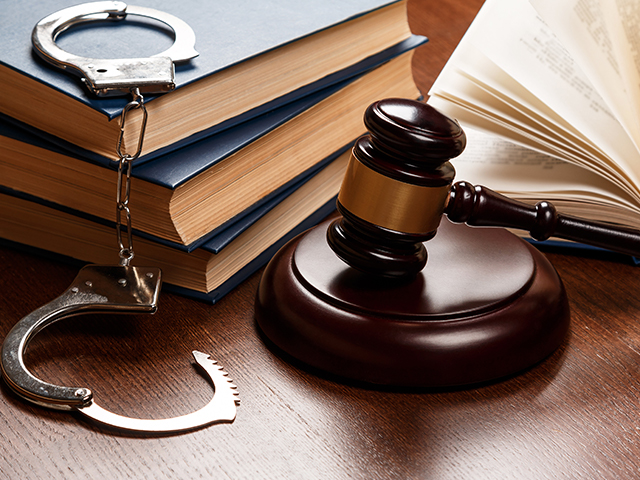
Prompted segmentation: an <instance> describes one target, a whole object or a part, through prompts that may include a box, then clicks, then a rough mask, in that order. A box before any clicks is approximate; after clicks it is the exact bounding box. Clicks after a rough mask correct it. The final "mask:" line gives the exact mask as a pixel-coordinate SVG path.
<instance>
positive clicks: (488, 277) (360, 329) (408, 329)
mask: <svg viewBox="0 0 640 480" xmlns="http://www.w3.org/2000/svg"><path fill="white" fill-rule="evenodd" d="M328 223H329V222H326V223H325V224H321V225H320V226H318V227H316V228H314V229H312V230H310V231H308V232H307V233H305V234H303V235H301V236H299V237H297V238H295V239H294V240H292V241H291V242H289V244H287V245H286V246H285V247H284V248H282V249H281V250H280V252H278V254H277V255H276V256H275V257H274V258H273V259H272V261H271V263H270V264H269V265H268V267H267V268H266V270H265V272H264V275H263V277H262V280H261V282H260V287H259V290H258V295H257V301H256V319H257V322H258V325H259V326H260V328H261V329H262V331H263V332H264V334H265V335H266V336H267V337H268V338H269V339H270V340H271V341H273V342H274V343H275V344H276V345H277V346H278V347H280V348H281V349H282V350H284V351H285V352H287V353H288V354H290V355H292V356H293V357H295V358H297V359H299V360H301V361H302V362H304V363H307V364H309V365H311V366H313V367H316V368H319V369H321V370H324V371H326V372H329V373H332V374H335V375H339V376H342V377H347V378H351V379H356V380H359V381H365V382H369V383H376V384H385V385H395V386H411V387H444V386H454V385H467V384H473V383H478V382H485V381H488V380H493V379H497V378H500V377H504V376H507V375H511V374H514V373H517V372H519V371H521V370H524V369H526V368H528V367H530V366H532V365H534V364H536V363H538V362H540V361H541V360H543V359H544V358H545V357H547V356H548V355H550V354H551V353H552V352H553V351H555V350H556V349H557V348H558V347H559V346H560V344H561V343H562V341H563V339H564V337H565V335H566V333H567V331H568V328H569V306H568V302H567V298H566V294H565V291H564V287H563V285H562V282H561V281H560V278H559V277H558V275H557V273H556V271H555V270H554V268H553V267H552V266H551V264H550V263H549V262H548V261H547V259H546V258H545V257H544V256H543V255H542V254H541V253H540V252H538V251H537V250H536V249H535V248H533V247H531V246H530V245H529V244H528V243H526V242H524V241H522V240H521V239H519V238H517V237H516V236H515V235H513V234H511V233H509V232H507V231H506V230H503V229H498V228H471V227H468V226H466V225H457V224H452V223H450V222H449V221H448V220H446V219H443V221H442V224H441V226H440V228H439V230H438V233H437V235H436V236H435V238H433V239H432V240H430V241H429V242H427V243H426V244H425V245H426V247H427V249H428V252H429V258H428V262H427V266H426V268H425V269H424V270H422V272H420V273H419V274H418V275H417V276H416V277H415V278H413V279H411V280H408V281H407V280H405V281H404V282H398V281H397V280H388V279H384V278H378V277H375V276H372V275H367V274H364V273H360V272H359V271H357V270H355V269H353V268H351V267H349V266H348V265H346V264H345V263H344V262H342V261H341V260H340V259H339V258H338V257H337V256H336V255H335V254H334V253H333V251H332V250H331V249H330V248H329V246H328V244H327V241H326V231H327V226H328Z"/></svg>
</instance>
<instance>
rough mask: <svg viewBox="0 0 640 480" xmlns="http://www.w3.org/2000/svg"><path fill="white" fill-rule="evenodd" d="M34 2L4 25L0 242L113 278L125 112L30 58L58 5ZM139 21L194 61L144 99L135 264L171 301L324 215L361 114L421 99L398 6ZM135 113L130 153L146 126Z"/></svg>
mask: <svg viewBox="0 0 640 480" xmlns="http://www.w3.org/2000/svg"><path fill="white" fill-rule="evenodd" d="M29 3H30V2H26V3H25V2H21V3H16V4H11V5H7V6H6V9H5V10H8V11H5V14H3V16H2V18H0V44H1V45H3V46H4V48H3V50H2V52H1V53H0V82H1V83H2V88H1V89H0V212H1V213H0V225H1V227H0V237H1V238H2V239H4V241H5V242H7V243H9V244H11V245H15V246H21V247H25V246H26V247H28V248H31V249H37V250H38V251H43V252H48V253H49V254H55V255H56V256H61V258H62V257H63V258H71V259H76V260H78V261H81V262H91V263H102V264H115V263H117V262H118V260H119V259H118V248H117V245H116V233H115V216H116V208H115V194H116V181H117V173H116V171H117V162H116V159H117V155H116V142H117V139H118V135H119V132H120V124H119V121H120V112H121V111H122V109H123V108H124V106H125V105H126V103H127V102H128V101H129V100H130V99H127V98H107V99H105V98H97V97H93V96H91V94H89V93H88V92H87V91H86V90H85V89H84V87H83V86H82V84H81V82H80V80H79V79H78V78H77V77H74V76H72V75H67V74H66V73H64V72H62V71H60V70H57V69H54V68H53V67H50V66H49V65H47V64H45V63H44V62H43V61H41V60H40V59H38V58H37V57H36V55H34V54H33V52H32V50H31V29H32V28H33V26H34V25H35V24H36V23H37V22H38V21H39V20H40V19H41V18H42V17H44V16H46V15H48V14H50V13H52V12H55V11H57V10H59V9H61V8H65V7H66V6H68V4H66V3H65V2H64V1H60V0H48V1H44V2H42V1H38V2H36V1H33V2H31V3H33V5H29ZM137 3H138V4H140V5H141V6H146V3H149V2H145V1H140V2H137ZM149 6H151V7H152V8H154V9H157V10H162V11H165V12H167V13H170V14H173V15H175V16H177V17H179V18H180V19H182V20H184V21H185V22H187V23H188V24H189V25H190V26H191V27H192V28H193V30H194V31H195V34H196V49H197V50H198V52H199V54H200V55H199V56H198V57H197V58H195V59H193V60H191V61H190V62H189V63H188V64H186V65H179V66H177V67H176V83H177V88H176V90H174V91H172V92H170V93H167V94H164V95H160V96H157V97H155V98H147V99H145V104H146V108H147V111H148V123H147V127H146V133H145V138H144V144H143V145H144V146H143V151H142V155H141V156H140V157H139V158H138V159H137V160H135V161H134V163H133V173H132V176H133V178H132V183H131V200H130V204H129V206H130V209H131V215H132V219H133V228H134V233H135V235H134V250H135V258H134V259H133V261H132V264H133V265H149V266H157V267H160V268H162V270H163V277H164V281H165V285H168V286H169V287H170V288H173V289H174V290H177V291H179V292H182V293H184V294H187V295H191V296H194V297H197V298H202V299H205V300H207V301H211V302H215V301H216V300H218V299H219V298H220V297H221V296H222V295H224V294H225V293H227V292H228V291H229V290H230V289H232V288H233V287H234V286H236V285H237V284H238V283H239V282H241V281H242V280H243V279H245V278H246V277H247V276H249V275H250V274H251V273H253V272H254V271H256V270H257V269H258V268H260V267H261V266H262V265H264V264H265V263H266V262H267V261H268V260H269V258H270V257H271V256H272V255H273V254H274V253H275V251H277V249H278V248H279V247H280V246H281V245H283V244H284V243H285V242H286V241H287V240H288V239H290V238H291V237H293V236H294V235H296V234H297V233H299V232H301V231H303V230H305V229H306V228H309V227H311V226H313V225H314V224H315V223H317V222H318V221H320V220H321V219H322V218H324V217H325V216H326V215H327V214H329V213H330V212H331V211H332V210H333V208H334V203H335V196H336V194H337V192H338V189H339V187H340V183H341V181H342V176H343V173H344V169H345V166H346V161H347V158H348V156H349V147H350V145H351V143H352V142H353V141H354V140H355V139H356V138H357V137H358V136H359V135H361V134H363V133H364V126H363V123H362V115H363V112H364V111H365V109H366V107H367V106H368V105H369V104H370V103H372V102H373V101H375V100H378V99H380V98H385V97H407V98H417V97H418V96H419V95H420V93H419V91H418V90H417V88H416V86H415V84H414V82H413V78H412V74H411V56H412V51H413V49H414V48H416V47H417V46H418V45H420V44H422V43H423V42H424V41H425V39H424V38H423V37H418V36H414V35H412V34H411V31H410V29H409V26H408V21H407V12H406V0H402V1H394V2H389V1H381V0H350V1H346V2H338V3H335V4H333V3H332V4H330V5H329V4H327V3H326V1H324V0H310V1H308V2H304V4H303V5H300V3H299V2H298V1H297V0H279V1H278V2H249V1H236V2H223V3H218V4H215V5H208V6H207V8H206V9H203V8H202V5H201V4H199V3H198V2H195V1H192V0H186V1H184V2H180V3H179V4H176V3H175V2H170V1H154V2H153V5H151V4H150V5H149ZM16 19H20V21H19V22H18V21H17V20H16ZM56 41H57V43H58V45H59V46H60V47H61V48H63V49H64V50H66V51H70V52H73V53H75V54H78V55H81V56H84V57H90V58H125V57H144V56H145V55H152V54H155V53H158V52H160V51H162V50H164V49H165V48H164V47H168V46H169V45H171V43H172V41H173V39H172V38H170V37H169V36H168V35H167V34H166V31H165V30H163V29H160V28H158V27H157V26H156V25H155V24H154V23H153V22H144V23H142V22H133V21H128V20H127V21H125V22H109V23H108V25H106V24H102V23H95V22H94V23H88V24H85V25H83V26H82V27H75V28H72V29H70V30H68V31H67V32H65V33H64V34H63V35H60V36H59V37H58V38H57V40H56ZM131 113H132V115H133V116H131V119H129V118H128V119H127V129H126V130H125V138H124V151H128V150H127V147H128V146H129V148H135V147H130V146H131V145H134V146H135V145H136V142H137V138H136V135H137V133H138V132H139V127H140V122H141V121H142V120H141V115H139V111H137V110H132V111H131Z"/></svg>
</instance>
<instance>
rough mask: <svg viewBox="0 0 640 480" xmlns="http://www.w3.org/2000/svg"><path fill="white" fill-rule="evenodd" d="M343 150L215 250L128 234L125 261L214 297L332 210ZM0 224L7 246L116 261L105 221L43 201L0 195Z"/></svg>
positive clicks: (214, 243)
mask: <svg viewBox="0 0 640 480" xmlns="http://www.w3.org/2000/svg"><path fill="white" fill-rule="evenodd" d="M349 155H350V153H349V151H346V152H344V153H342V154H340V155H338V156H337V158H335V159H334V160H332V161H331V162H330V163H328V165H326V166H325V167H324V168H322V169H321V170H320V171H319V172H317V173H316V174H314V175H313V176H312V177H311V178H310V179H308V181H306V182H304V183H303V184H302V185H301V186H300V187H299V188H297V189H295V191H293V192H292V193H291V194H290V195H288V196H287V197H286V198H284V199H283V200H282V201H280V202H279V203H278V204H277V205H275V206H274V207H273V208H271V209H270V210H269V211H268V212H266V213H265V214H264V215H262V216H261V217H260V218H259V219H257V220H256V221H254V222H253V223H252V224H251V225H249V226H248V227H244V228H243V229H242V231H241V233H239V235H236V236H235V237H234V238H233V239H232V240H231V241H229V242H227V243H226V244H225V245H223V246H222V248H220V245H219V239H218V238H212V239H211V240H210V242H209V243H205V244H203V245H202V246H200V247H199V248H197V249H195V250H193V251H191V252H188V251H185V250H183V249H178V248H173V247H172V246H169V245H165V244H163V243H159V242H155V241H153V240H150V239H148V238H143V237H137V236H134V243H133V245H134V252H135V257H134V259H133V261H132V264H133V265H139V266H143V265H153V266H155V267H160V268H161V269H162V272H163V278H164V281H165V283H166V284H167V286H168V287H169V288H171V289H174V290H176V291H178V292H179V293H182V294H185V295H188V296H192V297H195V298H201V299H203V300H206V301H210V302H215V301H216V300H218V299H219V298H220V297H221V296H222V295H224V294H225V293H227V292H229V291H230V290H231V289H232V288H234V287H235V286H236V285H237V284H238V283H240V282H241V281H243V280H244V279H245V278H246V277H247V276H249V275H251V274H252V273H253V272H255V271H256V270H257V269H258V268H260V267H262V266H263V265H264V264H265V263H266V262H267V261H268V260H269V259H270V258H271V256H272V255H273V254H275V252H276V251H277V250H278V249H279V248H280V247H281V246H282V245H283V244H284V243H286V241H288V240H289V239H291V238H293V236H295V235H297V234H298V233H301V232H302V231H304V230H306V229H307V228H310V227H311V226H313V225H315V224H316V223H318V222H319V221H320V220H322V219H323V218H324V217H326V215H328V214H329V213H330V212H331V211H332V210H333V209H334V208H335V197H336V195H337V192H338V190H339V188H340V184H341V182H342V178H343V176H344V172H345V169H346V165H347V161H348V157H349ZM0 224H1V225H2V228H0V237H1V238H2V239H4V240H5V241H8V242H10V243H11V245H14V246H18V247H27V248H29V249H37V250H38V251H41V252H48V253H50V254H55V255H61V256H63V257H64V258H68V259H75V260H77V261H80V262H88V263H101V264H113V263H117V261H118V248H117V247H116V238H115V237H116V235H115V229H114V228H113V227H111V226H109V225H105V224H104V223H100V222H94V221H91V220H89V219H87V218H84V217H82V216H78V215H74V214H72V213H69V212H66V211H63V210H60V209H58V208H52V207H51V206H48V205H46V204H43V203H38V202H33V201H29V200H27V199H25V198H21V197H19V196H14V195H8V194H7V193H0Z"/></svg>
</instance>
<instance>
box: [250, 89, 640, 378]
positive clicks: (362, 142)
mask: <svg viewBox="0 0 640 480" xmlns="http://www.w3.org/2000/svg"><path fill="white" fill-rule="evenodd" d="M364 122H365V125H366V127H367V129H368V131H369V134H367V135H365V136H363V137H361V138H360V139H359V140H357V141H356V143H355V146H354V148H353V153H352V155H351V159H350V163H349V165H348V167H347V171H346V174H345V177H344V180H343V184H342V188H341V190H340V193H339V195H338V201H337V207H338V210H339V212H340V213H341V214H342V217H341V218H339V219H336V220H333V221H328V222H324V223H322V224H320V225H319V226H317V227H315V228H313V229H311V230H309V231H307V232H305V233H304V234H302V235H300V236H298V237H296V238H294V239H292V240H291V241H290V242H289V243H288V244H287V245H285V246H284V247H283V248H282V249H281V250H280V251H279V252H278V253H277V254H276V255H275V256H274V257H273V259H272V260H271V262H270V263H269V265H268V266H267V268H266V269H265V271H264V274H263V276H262V279H261V281H260V286H259V288H258V294H257V296H256V305H255V315H256V320H257V322H258V325H259V326H260V328H261V330H262V332H263V333H264V338H265V339H269V340H270V341H271V344H272V345H274V346H276V347H278V348H280V349H281V351H284V352H285V353H287V354H288V357H287V358H290V359H293V358H295V359H297V360H299V361H302V362H303V363H304V364H307V365H310V366H312V367H314V368H315V369H318V371H320V372H325V373H330V374H334V375H337V376H338V377H340V378H346V379H350V380H353V379H355V380H359V381H364V382H367V383H370V384H385V385H397V386H409V387H448V386H452V385H457V386H460V385H469V384H476V383H478V382H486V381H495V380H496V379H500V378H504V377H506V376H509V375H513V374H515V373H518V372H520V371H523V370H525V369H527V368H529V367H531V366H532V365H535V364H536V363H538V362H540V361H542V360H543V359H545V358H547V357H548V356H550V355H551V354H552V353H553V352H554V351H556V350H557V349H558V347H560V345H562V342H563V341H564V339H565V338H566V336H567V333H568V332H569V326H570V309H569V302H568V299H567V295H566V291H565V289H564V286H563V284H562V280H561V279H560V277H559V276H558V274H557V272H556V271H555V269H554V268H553V266H552V265H551V263H550V262H549V260H548V259H547V258H546V257H545V256H544V255H543V254H542V253H541V252H539V251H538V250H537V249H536V248H534V247H533V246H531V245H530V244H529V243H527V242H525V241H523V240H522V239H520V238H518V237H517V236H515V235H513V234H512V233H510V232H509V231H507V230H505V229H503V228H473V227H474V226H497V227H510V228H516V229H524V230H527V231H528V232H529V233H530V235H531V236H532V237H533V238H534V239H537V240H544V239H547V238H549V237H551V236H556V237H562V238H566V239H569V240H573V241H577V242H582V243H587V244H591V245H596V246H599V247H604V248H607V249H610V250H615V251H618V252H622V253H625V254H630V255H640V232H638V231H636V230H634V229H631V228H626V227H621V226H617V225H613V224H606V223H598V222H592V221H587V220H582V219H578V218H575V217H571V216H567V215H563V214H560V213H558V212H557V211H556V209H555V208H554V206H553V205H552V204H551V203H549V202H544V201H542V202H539V203H537V204H536V205H528V204H525V203H520V202H517V201H513V200H511V199H508V198H506V197H504V196H502V195H500V194H498V193H495V192H493V191H491V190H489V189H488V188H485V187H481V186H473V185H470V184H469V183H467V182H464V181H462V182H458V183H455V184H453V180H454V176H455V170H454V168H453V166H452V165H451V163H449V160H450V159H452V158H454V157H456V156H458V155H459V154H460V153H462V151H463V150H464V148H465V144H466V137H465V134H464V132H463V130H462V128H461V127H460V125H459V124H458V123H457V122H455V121H454V120H451V119H449V118H448V117H446V116H445V115H443V114H441V113H440V112H438V111H437V110H435V109H434V108H432V107H431V106H429V105H427V104H425V103H422V102H417V101H412V100H405V99H385V100H380V101H378V102H375V103H374V104H372V105H371V106H370V107H369V108H368V109H367V110H366V112H365V115H364ZM443 216H446V217H448V220H450V221H441V220H443ZM427 250H429V252H430V253H429V255H430V256H431V259H430V261H429V262H427ZM425 265H426V267H425Z"/></svg>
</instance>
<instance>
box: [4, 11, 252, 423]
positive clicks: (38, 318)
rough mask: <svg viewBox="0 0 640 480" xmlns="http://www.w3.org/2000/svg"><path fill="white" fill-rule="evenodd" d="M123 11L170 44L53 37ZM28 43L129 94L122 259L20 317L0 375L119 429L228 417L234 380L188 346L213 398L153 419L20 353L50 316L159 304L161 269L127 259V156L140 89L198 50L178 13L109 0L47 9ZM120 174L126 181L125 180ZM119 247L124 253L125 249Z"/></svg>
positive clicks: (34, 397)
mask: <svg viewBox="0 0 640 480" xmlns="http://www.w3.org/2000/svg"><path fill="white" fill-rule="evenodd" d="M128 15H139V16H144V17H149V18H153V19H156V20H159V21H161V22H163V23H165V24H167V25H168V26H169V27H171V28H172V29H173V31H174V33H175V41H174V44H173V46H172V47H170V48H169V49H168V50H166V51H165V52H162V53H160V54H158V55H155V56H153V57H150V58H137V59H115V60H98V59H93V58H84V57H79V56H76V55H72V54H70V53H67V52H65V51H64V50H62V49H61V48H59V47H58V46H57V45H56V43H55V39H56V36H57V35H59V34H60V33H61V32H63V31H64V30H66V29H67V28H69V27H71V26H72V25H76V24H79V23H83V22H89V21H95V20H116V21H120V20H123V19H124V18H126V17H127V16H128ZM32 43H33V47H34V49H35V50H36V52H37V53H38V54H39V55H40V56H41V57H42V58H44V59H45V60H47V61H48V62H50V63H51V64H53V65H54V66H56V67H59V68H62V69H66V70H69V71H72V72H74V73H76V74H78V75H80V76H81V77H82V80H83V83H85V85H87V87H88V88H89V89H90V90H91V91H92V92H93V93H95V94H96V95H98V96H115V95H133V96H134V100H133V101H132V102H130V103H129V104H128V106H127V107H125V109H124V110H123V114H122V119H121V132H120V138H119V140H118V142H117V148H116V152H117V153H118V156H119V157H120V164H119V165H120V169H119V173H118V184H117V188H118V195H117V201H116V203H117V210H118V216H117V217H116V228H117V230H118V243H119V244H120V256H121V261H120V265H88V266H86V267H84V268H83V269H81V270H80V272H79V273H78V276H77V277H76V279H75V280H74V281H73V283H72V284H71V286H70V287H69V288H68V289H67V290H66V291H65V292H64V293H63V294H62V295H60V296H59V297H57V298H55V299H54V300H52V301H51V302H49V303H48V304H46V305H44V306H42V307H40V308H38V309H37V310H35V311H33V312H32V313H30V314H29V315H27V316H26V317H24V318H23V319H22V320H20V321H19V322H18V323H17V324H16V325H15V326H14V327H13V328H12V330H11V331H10V332H9V334H8V335H7V337H6V338H5V340H4V342H3V344H2V351H1V366H2V376H3V377H4V379H5V381H6V383H7V384H8V385H9V386H10V387H11V389H12V390H13V391H14V392H16V393H17V394H18V395H19V396H21V397H22V398H24V399H26V400H28V401H30V402H33V403H35V404H38V405H41V406H46V407H49V408H54V409H58V410H71V411H78V412H80V413H82V414H84V415H86V416H88V417H90V418H93V419H94V420H96V421H98V422H102V423H105V424H108V425H111V426H113V427H117V428H122V429H127V430H135V431H146V432H178V431H184V430H192V429H195V428H198V427H203V426H205V425H210V424H213V423H220V422H232V421H233V420H234V419H235V416H236V406H237V404H238V403H239V401H238V398H237V395H238V394H237V392H236V391H235V388H236V387H235V385H233V384H232V383H230V380H229V379H228V378H227V374H226V373H225V372H224V371H223V370H222V368H221V367H219V366H216V364H215V363H216V362H215V361H212V360H209V356H208V355H206V354H204V353H201V352H196V351H194V352H193V355H194V357H195V359H196V362H197V363H198V364H199V365H200V366H201V367H202V368H203V369H204V371H205V372H206V374H207V375H208V377H209V379H210V380H211V381H212V383H213V386H214V389H215V392H214V396H213V398H212V399H211V401H209V403H207V405H205V406H204V407H202V408H201V409H200V410H197V411H195V412H193V413H190V414H188V415H183V416H179V417H173V418H167V419H158V420H156V419H138V418H129V417H123V416H120V415H117V414H114V413H111V412H108V411H107V410H105V409H103V408H101V407H99V406H98V405H96V403H95V401H94V399H93V393H92V392H91V390H89V389H88V388H84V387H63V386H58V385H53V384H50V383H47V382H44V381H42V380H40V379H38V378H36V377H35V376H34V375H32V374H31V373H30V372H29V371H28V369H27V367H26V365H25V362H24V354H25V351H26V349H27V347H28V345H29V343H30V342H31V340H32V339H33V338H34V337H35V335H37V334H38V332H40V331H41V330H42V329H44V328H45V327H46V326H48V325H50V324H52V323H54V322H57V321H59V320H62V319H64V318H67V317H70V316H74V315H81V314H89V313H98V312H109V313H143V312H147V313H154V312H155V311H156V310H157V301H158V295H159V293H160V287H161V271H160V269H159V268H153V267H133V266H130V265H129V260H130V259H131V258H133V249H132V247H131V219H130V213H129V210H128V201H129V189H130V173H131V163H132V160H134V159H135V158H137V156H138V155H139V154H140V150H141V147H142V137H143V136H144V125H145V124H146V109H144V104H143V97H142V93H143V92H145V93H162V92H166V91H169V90H173V89H174V88H175V82H174V63H175V62H181V61H186V60H189V59H191V58H193V57H195V56H197V55H198V53H197V52H196V51H195V49H194V45H195V34H194V32H193V30H192V29H191V27H189V25H187V24H186V23H185V22H183V21H182V20H180V19H178V18H176V17H174V16H172V15H169V14H166V13H164V12H160V11H157V10H153V9H150V8H143V7H135V6H130V5H126V4H125V3H122V2H113V1H106V2H95V3H87V4H82V5H77V6H75V7H70V8H66V9H64V10H60V11H59V12H56V13H54V14H52V15H49V16H48V17H46V18H44V19H43V20H41V21H40V22H39V23H38V24H37V25H36V26H35V28H34V30H33V33H32ZM128 108H142V109H143V113H144V119H145V120H144V122H143V127H142V129H141V131H140V132H141V133H140V139H139V143H138V152H137V153H136V154H134V155H127V154H124V153H122V152H121V141H122V135H123V133H124V123H125V116H126V112H127V111H128ZM125 172H126V173H125ZM123 176H124V177H125V180H126V181H124V182H123V180H122V177H123ZM123 185H126V186H123ZM121 189H124V190H125V195H124V200H123V199H121ZM120 210H124V212H125V216H126V217H127V233H128V236H129V241H128V244H129V245H128V246H126V247H125V246H123V244H122V240H121V235H120V227H121V221H120V216H119V213H120ZM123 251H126V252H127V253H128V255H125V256H123Z"/></svg>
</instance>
